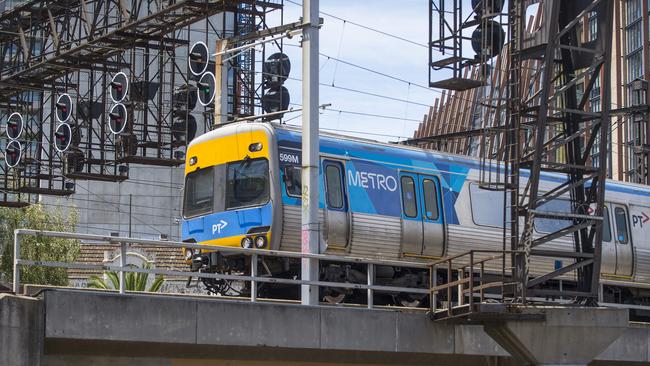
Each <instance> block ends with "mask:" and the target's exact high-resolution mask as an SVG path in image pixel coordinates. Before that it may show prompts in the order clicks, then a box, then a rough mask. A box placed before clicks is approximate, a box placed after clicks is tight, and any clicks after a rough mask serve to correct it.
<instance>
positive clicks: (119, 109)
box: [108, 103, 128, 135]
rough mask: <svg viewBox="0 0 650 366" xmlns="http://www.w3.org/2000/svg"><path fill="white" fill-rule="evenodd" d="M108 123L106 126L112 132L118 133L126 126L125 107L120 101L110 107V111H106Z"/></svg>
mask: <svg viewBox="0 0 650 366" xmlns="http://www.w3.org/2000/svg"><path fill="white" fill-rule="evenodd" d="M108 118H109V123H108V128H110V130H111V132H112V133H114V134H116V135H117V134H120V133H122V132H123V131H124V129H125V128H126V123H127V118H128V117H127V111H126V107H125V106H124V104H122V103H117V104H116V105H114V106H113V108H111V111H110V112H109V113H108Z"/></svg>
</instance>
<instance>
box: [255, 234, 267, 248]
mask: <svg viewBox="0 0 650 366" xmlns="http://www.w3.org/2000/svg"><path fill="white" fill-rule="evenodd" d="M264 247H266V236H262V235H260V236H258V237H257V238H255V248H257V249H263V248H264Z"/></svg>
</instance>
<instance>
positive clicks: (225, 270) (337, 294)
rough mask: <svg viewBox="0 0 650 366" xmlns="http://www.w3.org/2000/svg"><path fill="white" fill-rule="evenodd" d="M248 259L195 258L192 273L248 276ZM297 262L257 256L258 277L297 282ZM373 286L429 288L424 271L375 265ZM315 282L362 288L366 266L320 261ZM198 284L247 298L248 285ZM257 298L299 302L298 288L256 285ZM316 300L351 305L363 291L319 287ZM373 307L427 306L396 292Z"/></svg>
mask: <svg viewBox="0 0 650 366" xmlns="http://www.w3.org/2000/svg"><path fill="white" fill-rule="evenodd" d="M250 261H251V259H250V257H248V256H234V255H228V256H225V255H223V254H221V253H219V252H210V253H205V254H200V255H195V256H194V257H193V259H192V264H191V269H192V271H193V272H203V273H219V274H231V275H243V276H249V275H250V274H251V262H250ZM300 271H301V262H300V259H295V258H273V257H261V258H260V259H259V260H258V264H257V273H258V275H259V276H260V277H269V278H279V279H299V278H300ZM374 271H375V276H374V281H373V282H374V284H375V285H377V286H391V287H401V288H418V289H428V288H429V274H428V271H426V270H424V269H417V268H404V267H393V266H384V265H377V266H375V269H374ZM319 281H322V282H330V283H348V284H360V285H365V284H367V281H368V272H367V265H366V264H361V263H339V262H336V263H335V262H327V261H321V262H320V263H319ZM201 282H202V283H203V285H204V286H205V287H206V290H207V291H208V293H210V294H215V295H236V296H249V295H250V282H248V281H234V280H222V279H212V278H201ZM257 292H258V296H259V297H266V298H272V299H286V300H299V299H300V286H297V285H290V284H281V283H259V284H258V288H257ZM319 297H320V300H321V301H323V302H327V303H331V304H339V303H354V304H365V303H366V302H367V296H366V291H365V290H358V289H352V288H341V287H335V286H332V287H327V286H325V287H321V289H320V296H319ZM374 304H375V305H387V306H392V305H398V306H408V307H421V306H428V296H427V295H426V294H411V293H400V292H389V291H386V292H375V296H374Z"/></svg>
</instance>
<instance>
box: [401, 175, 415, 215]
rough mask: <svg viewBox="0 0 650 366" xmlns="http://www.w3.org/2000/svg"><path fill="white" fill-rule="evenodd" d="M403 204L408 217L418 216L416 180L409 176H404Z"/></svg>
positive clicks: (402, 180) (402, 181)
mask: <svg viewBox="0 0 650 366" xmlns="http://www.w3.org/2000/svg"><path fill="white" fill-rule="evenodd" d="M400 182H401V183H402V205H403V206H404V207H403V208H404V215H405V216H406V217H417V216H418V204H417V202H416V200H415V182H414V181H413V178H411V177H409V176H406V175H405V176H402V178H401V179H400Z"/></svg>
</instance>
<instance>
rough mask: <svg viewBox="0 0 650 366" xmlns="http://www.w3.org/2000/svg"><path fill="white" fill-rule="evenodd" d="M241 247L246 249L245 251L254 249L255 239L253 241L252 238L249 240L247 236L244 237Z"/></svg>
mask: <svg viewBox="0 0 650 366" xmlns="http://www.w3.org/2000/svg"><path fill="white" fill-rule="evenodd" d="M241 247H242V248H244V249H250V248H252V247H253V239H251V238H249V237H247V236H246V237H243V238H242V239H241Z"/></svg>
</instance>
